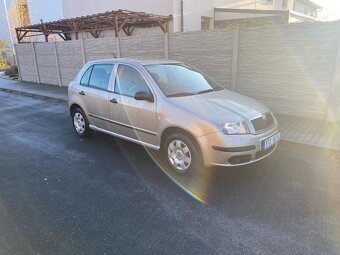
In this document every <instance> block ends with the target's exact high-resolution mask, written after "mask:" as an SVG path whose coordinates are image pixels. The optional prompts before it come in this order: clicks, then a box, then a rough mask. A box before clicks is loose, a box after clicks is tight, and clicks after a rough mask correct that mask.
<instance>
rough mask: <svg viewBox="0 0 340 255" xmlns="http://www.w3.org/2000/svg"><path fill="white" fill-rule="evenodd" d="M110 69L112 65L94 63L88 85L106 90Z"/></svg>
mask: <svg viewBox="0 0 340 255" xmlns="http://www.w3.org/2000/svg"><path fill="white" fill-rule="evenodd" d="M112 70H113V65H95V66H94V67H93V69H92V73H91V77H90V82H89V86H90V87H94V88H97V89H102V90H107V89H108V87H109V81H110V77H111V73H112Z"/></svg>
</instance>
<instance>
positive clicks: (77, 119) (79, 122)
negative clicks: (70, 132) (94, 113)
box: [73, 112, 85, 135]
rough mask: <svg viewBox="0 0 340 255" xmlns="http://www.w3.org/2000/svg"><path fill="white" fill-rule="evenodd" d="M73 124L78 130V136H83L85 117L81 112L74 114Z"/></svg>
mask: <svg viewBox="0 0 340 255" xmlns="http://www.w3.org/2000/svg"><path fill="white" fill-rule="evenodd" d="M73 124H74V128H75V129H76V131H77V133H78V134H80V135H81V134H83V133H84V131H85V119H84V117H83V115H81V114H80V113H79V112H77V113H76V114H74V116H73Z"/></svg>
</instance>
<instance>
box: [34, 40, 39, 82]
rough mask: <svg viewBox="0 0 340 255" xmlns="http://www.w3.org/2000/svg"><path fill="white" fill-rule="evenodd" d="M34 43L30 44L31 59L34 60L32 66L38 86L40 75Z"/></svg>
mask: <svg viewBox="0 0 340 255" xmlns="http://www.w3.org/2000/svg"><path fill="white" fill-rule="evenodd" d="M34 45H35V43H34V42H33V43H32V52H33V58H34V65H35V70H36V75H37V82H38V84H40V75H39V67H38V60H37V53H36V51H35V46H34Z"/></svg>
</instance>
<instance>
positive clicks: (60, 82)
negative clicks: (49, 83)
mask: <svg viewBox="0 0 340 255" xmlns="http://www.w3.org/2000/svg"><path fill="white" fill-rule="evenodd" d="M53 44H54V54H55V60H56V66H57V74H58V83H59V87H61V86H62V81H61V72H60V65H59V56H58V50H57V43H56V42H54V43H53Z"/></svg>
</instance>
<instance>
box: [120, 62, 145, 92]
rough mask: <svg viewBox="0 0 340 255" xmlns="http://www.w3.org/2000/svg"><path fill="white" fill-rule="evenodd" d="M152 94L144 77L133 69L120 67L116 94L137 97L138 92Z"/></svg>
mask: <svg viewBox="0 0 340 255" xmlns="http://www.w3.org/2000/svg"><path fill="white" fill-rule="evenodd" d="M142 91H145V92H150V89H149V87H148V85H147V83H146V81H145V80H144V78H143V77H142V75H141V74H140V73H139V72H138V71H137V70H136V69H134V68H133V67H130V66H124V65H119V67H118V71H117V77H116V84H115V93H116V94H119V95H124V96H129V97H135V95H136V93H137V92H142Z"/></svg>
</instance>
